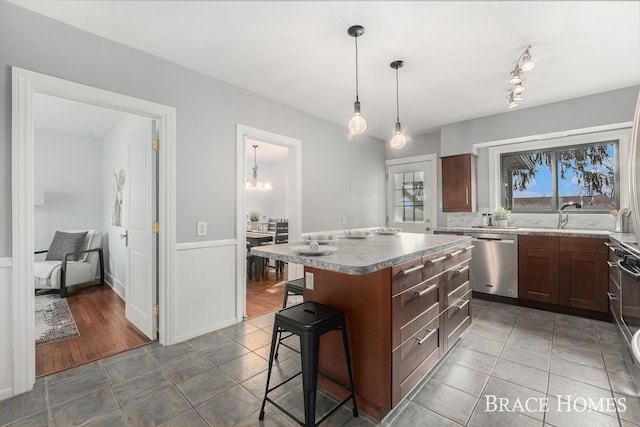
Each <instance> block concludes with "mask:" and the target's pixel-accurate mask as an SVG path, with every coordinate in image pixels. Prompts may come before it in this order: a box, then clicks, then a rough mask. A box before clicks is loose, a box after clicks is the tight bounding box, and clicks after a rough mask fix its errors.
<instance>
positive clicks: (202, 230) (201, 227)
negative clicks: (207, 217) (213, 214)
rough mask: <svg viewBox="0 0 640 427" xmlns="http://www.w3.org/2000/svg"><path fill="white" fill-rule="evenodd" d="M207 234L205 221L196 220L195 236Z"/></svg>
mask: <svg viewBox="0 0 640 427" xmlns="http://www.w3.org/2000/svg"><path fill="white" fill-rule="evenodd" d="M206 235H207V222H206V221H198V222H197V223H196V236H198V237H203V236H206Z"/></svg>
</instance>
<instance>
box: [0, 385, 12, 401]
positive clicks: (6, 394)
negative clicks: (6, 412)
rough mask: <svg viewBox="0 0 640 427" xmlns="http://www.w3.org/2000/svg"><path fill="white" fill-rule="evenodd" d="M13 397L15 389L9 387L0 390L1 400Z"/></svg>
mask: <svg viewBox="0 0 640 427" xmlns="http://www.w3.org/2000/svg"><path fill="white" fill-rule="evenodd" d="M10 397H13V387H7V388H3V389H2V390H0V400H4V399H8V398H10Z"/></svg>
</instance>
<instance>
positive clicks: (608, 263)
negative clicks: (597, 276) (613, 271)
mask: <svg viewBox="0 0 640 427" xmlns="http://www.w3.org/2000/svg"><path fill="white" fill-rule="evenodd" d="M607 265H608V266H609V267H611V268H615V267H617V266H618V264H615V263H613V262H611V261H607Z"/></svg>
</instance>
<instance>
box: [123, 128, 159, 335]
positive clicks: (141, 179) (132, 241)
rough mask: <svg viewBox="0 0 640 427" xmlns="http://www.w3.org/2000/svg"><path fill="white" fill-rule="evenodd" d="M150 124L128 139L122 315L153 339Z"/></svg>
mask: <svg viewBox="0 0 640 427" xmlns="http://www.w3.org/2000/svg"><path fill="white" fill-rule="evenodd" d="M153 135H154V129H153V122H151V123H150V125H149V126H143V127H141V128H138V129H136V130H135V131H133V132H131V133H130V134H129V136H128V144H127V147H128V159H129V162H128V166H129V167H128V177H127V179H126V181H127V190H128V194H127V195H126V196H127V204H128V207H127V211H126V213H125V216H126V218H127V223H126V224H125V226H126V227H127V232H128V245H127V273H126V280H127V283H126V288H127V291H126V299H125V304H126V308H125V315H126V317H127V320H129V321H130V322H131V323H133V324H134V325H135V326H136V328H138V329H139V330H140V331H141V332H142V333H144V334H145V335H146V336H148V337H149V338H151V339H156V336H157V327H156V321H155V320H156V319H155V316H154V314H153V306H154V305H155V303H156V301H157V292H156V286H155V283H156V278H155V274H156V268H155V264H154V262H155V257H154V252H155V245H154V240H155V239H154V233H153V223H154V219H155V210H154V209H153V206H154V198H155V197H154V182H155V180H154V179H153V177H154V176H155V161H154V159H155V156H156V154H155V153H156V151H154V150H153V148H152V141H153Z"/></svg>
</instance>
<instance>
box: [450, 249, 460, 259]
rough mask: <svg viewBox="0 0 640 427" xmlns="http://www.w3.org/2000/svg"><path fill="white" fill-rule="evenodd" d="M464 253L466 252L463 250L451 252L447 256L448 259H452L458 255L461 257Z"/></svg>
mask: <svg viewBox="0 0 640 427" xmlns="http://www.w3.org/2000/svg"><path fill="white" fill-rule="evenodd" d="M462 252H464V251H463V250H462V249H460V250H459V251H455V252H451V253H450V254H447V258H451V257H454V256H456V255H460V254H461V253H462Z"/></svg>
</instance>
